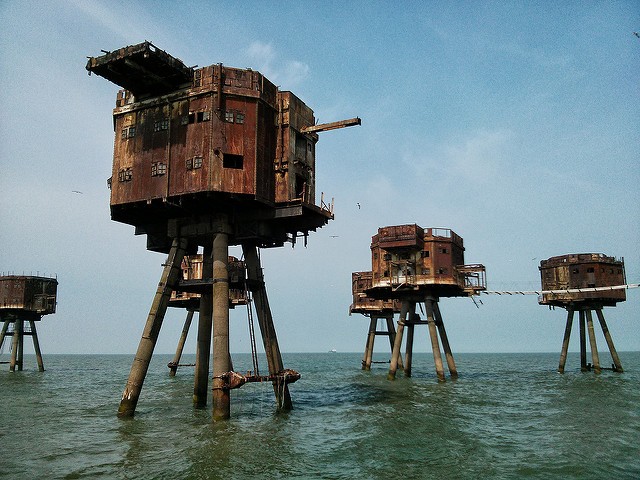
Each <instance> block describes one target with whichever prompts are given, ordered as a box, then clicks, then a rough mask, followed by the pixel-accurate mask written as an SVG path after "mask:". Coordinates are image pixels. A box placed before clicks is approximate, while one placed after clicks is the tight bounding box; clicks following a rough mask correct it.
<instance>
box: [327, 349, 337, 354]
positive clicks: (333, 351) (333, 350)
mask: <svg viewBox="0 0 640 480" xmlns="http://www.w3.org/2000/svg"><path fill="white" fill-rule="evenodd" d="M336 352H337V350H336V349H335V348H332V349H331V350H329V353H336Z"/></svg>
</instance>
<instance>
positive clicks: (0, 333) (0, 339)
mask: <svg viewBox="0 0 640 480" xmlns="http://www.w3.org/2000/svg"><path fill="white" fill-rule="evenodd" d="M10 323H11V322H10V321H9V320H5V321H4V324H3V325H2V331H0V350H2V345H3V344H4V339H5V337H6V335H7V329H8V328H9V324H10Z"/></svg>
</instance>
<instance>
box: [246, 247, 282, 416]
mask: <svg viewBox="0 0 640 480" xmlns="http://www.w3.org/2000/svg"><path fill="white" fill-rule="evenodd" d="M242 252H243V253H244V260H245V265H246V268H247V284H248V286H249V289H250V290H251V293H252V295H253V302H254V304H255V306H256V313H257V315H258V325H259V326H260V333H261V334H262V342H263V344H264V351H265V353H266V356H267V364H268V366H269V374H270V375H275V374H277V373H279V372H281V371H283V370H284V364H283V362H282V355H281V354H280V347H279V346H278V338H277V336H276V329H275V326H274V325H273V316H272V315H271V308H270V307H269V299H268V298H267V289H266V287H265V283H264V276H263V273H262V266H261V265H260V257H258V248H257V247H256V246H255V245H251V244H242ZM273 390H274V393H275V396H276V404H277V408H278V410H291V409H292V408H293V404H292V402H291V395H290V394H289V386H288V385H287V384H286V383H282V384H280V383H279V382H278V381H274V382H273Z"/></svg>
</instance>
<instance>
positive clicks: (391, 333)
mask: <svg viewBox="0 0 640 480" xmlns="http://www.w3.org/2000/svg"><path fill="white" fill-rule="evenodd" d="M386 321H387V335H388V336H389V346H390V347H391V352H392V353H393V344H394V343H395V341H396V327H394V326H393V315H391V316H390V317H387V318H386ZM398 368H404V367H403V364H402V355H401V356H400V357H399V358H398Z"/></svg>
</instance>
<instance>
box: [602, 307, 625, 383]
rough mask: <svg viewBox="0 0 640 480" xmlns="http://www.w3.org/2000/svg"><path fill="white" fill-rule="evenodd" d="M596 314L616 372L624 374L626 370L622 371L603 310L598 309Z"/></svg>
mask: <svg viewBox="0 0 640 480" xmlns="http://www.w3.org/2000/svg"><path fill="white" fill-rule="evenodd" d="M596 314H597V315H598V320H599V321H600V326H601V327H602V333H603V334H604V339H605V340H606V341H607V346H608V347H609V352H610V353H611V359H612V360H613V368H614V370H615V371H616V372H624V370H623V369H622V363H620V358H619V357H618V352H617V351H616V347H615V346H614V345H613V339H612V338H611V334H610V333H609V329H608V328H607V322H605V321H604V315H603V313H602V308H596Z"/></svg>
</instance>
